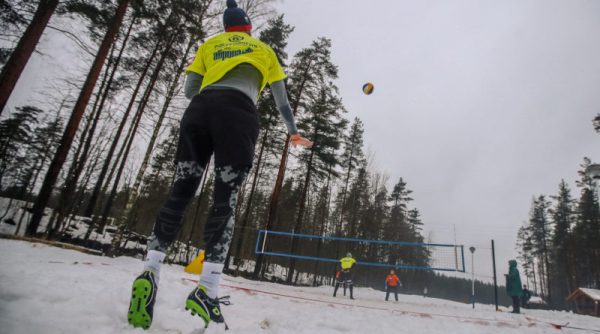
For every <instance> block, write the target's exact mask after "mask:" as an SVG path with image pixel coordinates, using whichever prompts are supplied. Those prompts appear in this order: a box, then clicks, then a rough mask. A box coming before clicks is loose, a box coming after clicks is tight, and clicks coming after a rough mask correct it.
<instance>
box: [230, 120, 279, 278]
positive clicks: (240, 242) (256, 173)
mask: <svg viewBox="0 0 600 334" xmlns="http://www.w3.org/2000/svg"><path fill="white" fill-rule="evenodd" d="M270 120H271V117H269V122H267V124H270V123H271V122H270ZM269 130H270V128H266V129H265V131H264V133H263V138H262V140H261V145H260V151H259V152H258V158H257V159H256V160H257V161H256V167H254V178H253V179H252V187H251V188H250V195H249V196H248V204H247V205H246V210H244V214H243V218H242V222H241V230H242V231H241V232H238V233H237V235H238V239H237V244H236V247H235V257H234V258H235V262H234V264H235V265H236V267H235V274H236V275H237V274H238V273H239V266H240V264H241V260H240V258H241V253H242V249H243V246H244V238H245V236H246V235H247V228H248V217H249V216H250V211H252V200H253V199H254V193H255V191H256V185H257V184H258V179H259V177H258V176H259V175H260V170H261V164H262V160H263V154H264V151H265V147H266V145H267V138H268V135H269ZM228 260H229V259H228ZM226 262H227V261H226Z"/></svg>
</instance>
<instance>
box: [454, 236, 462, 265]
mask: <svg viewBox="0 0 600 334" xmlns="http://www.w3.org/2000/svg"><path fill="white" fill-rule="evenodd" d="M456 248H458V246H457V245H456V242H455V243H454V268H456V271H458V251H457V250H456ZM463 262H464V258H463Z"/></svg>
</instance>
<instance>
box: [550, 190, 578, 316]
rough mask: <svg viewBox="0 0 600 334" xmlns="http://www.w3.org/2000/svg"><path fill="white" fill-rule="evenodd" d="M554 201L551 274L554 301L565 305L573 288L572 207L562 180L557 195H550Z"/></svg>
mask: <svg viewBox="0 0 600 334" xmlns="http://www.w3.org/2000/svg"><path fill="white" fill-rule="evenodd" d="M551 198H552V199H553V200H554V201H555V205H554V207H552V208H551V209H550V214H551V218H552V223H553V226H554V229H553V233H552V240H551V249H552V254H553V256H552V259H553V265H552V269H553V271H552V276H553V279H552V281H553V283H554V286H551V287H550V288H551V289H553V291H554V294H555V295H556V296H558V298H556V301H555V303H557V305H558V306H565V302H564V298H563V297H566V296H568V295H569V294H570V293H571V292H572V291H573V290H574V288H575V285H574V282H573V276H574V273H573V267H572V263H573V261H574V260H575V259H574V258H573V249H572V241H571V238H572V235H571V227H572V226H573V224H574V218H575V214H574V209H573V199H572V198H571V191H570V189H569V186H568V185H567V183H566V182H565V181H564V180H562V181H561V182H560V184H559V186H558V195H557V196H551Z"/></svg>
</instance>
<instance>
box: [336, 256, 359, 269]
mask: <svg viewBox="0 0 600 334" xmlns="http://www.w3.org/2000/svg"><path fill="white" fill-rule="evenodd" d="M355 263H356V260H355V259H353V258H351V257H345V258H343V259H341V260H340V265H341V266H342V269H350V268H352V266H353V265H354V264H355Z"/></svg>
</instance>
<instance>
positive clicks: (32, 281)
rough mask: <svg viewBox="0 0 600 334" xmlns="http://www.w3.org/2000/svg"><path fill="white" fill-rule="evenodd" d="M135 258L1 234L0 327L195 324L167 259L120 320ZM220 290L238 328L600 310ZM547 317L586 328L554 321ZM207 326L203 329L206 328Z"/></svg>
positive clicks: (399, 324) (483, 321)
mask: <svg viewBox="0 0 600 334" xmlns="http://www.w3.org/2000/svg"><path fill="white" fill-rule="evenodd" d="M141 267H142V264H141V261H139V260H136V259H134V258H128V257H120V258H115V259H112V258H107V257H100V256H93V255H87V254H83V253H79V252H76V251H73V250H65V249H60V248H55V247H51V246H47V245H42V244H32V243H27V242H23V241H13V240H6V239H0V333H6V334H8V333H46V334H51V333H82V332H83V333H86V334H94V333H98V334H106V333H186V334H189V333H194V334H198V333H202V330H201V329H199V328H200V327H201V320H200V318H198V317H191V316H190V315H189V314H188V313H187V312H185V311H184V309H183V304H184V300H185V298H186V296H187V294H188V293H189V292H190V291H191V290H192V289H193V288H194V285H195V283H194V282H193V281H191V280H193V279H195V278H196V277H194V276H193V275H189V274H186V273H184V272H183V268H182V267H180V266H165V267H164V268H163V271H162V275H161V282H160V286H159V291H158V299H157V304H156V307H155V312H154V313H155V317H154V322H153V324H152V327H151V328H150V330H148V331H143V330H142V329H133V328H130V327H129V325H128V324H127V320H126V312H127V307H128V304H129V299H128V298H129V294H130V284H131V282H132V280H133V279H134V278H135V277H136V276H137V275H138V274H139V271H140V270H141ZM220 291H221V295H226V294H228V295H231V301H232V303H233V304H232V305H230V306H224V307H223V314H224V316H225V319H226V321H227V322H228V324H229V327H230V330H229V331H228V333H229V334H236V333H244V334H252V333H261V334H262V333H311V334H314V333H368V332H369V331H372V330H375V331H377V333H378V334H381V333H520V334H521V333H561V332H562V333H585V332H591V329H600V319H598V318H593V317H587V316H582V315H576V314H572V313H567V312H550V311H540V310H525V312H524V313H525V314H521V315H513V314H510V313H507V312H506V310H504V312H495V311H494V308H493V306H491V305H480V304H477V305H476V307H475V309H474V310H473V309H472V308H471V305H466V304H461V303H455V302H451V301H446V300H439V299H433V298H423V297H419V296H410V295H400V302H398V303H395V302H385V301H383V298H384V295H383V294H382V293H381V292H379V291H375V290H372V289H362V288H357V289H355V297H356V298H357V299H356V300H354V301H351V300H349V299H347V298H345V297H340V296H339V295H338V298H333V297H331V293H332V289H331V287H318V288H299V287H290V286H284V285H277V284H271V283H264V282H255V281H249V280H244V279H240V278H234V277H228V276H225V277H224V279H223V280H222V284H221V290H220ZM549 322H554V323H560V324H565V323H567V322H568V323H569V326H573V327H582V328H587V329H590V330H588V331H585V330H575V329H571V328H563V329H556V328H554V327H552V326H551V325H550V324H549ZM207 332H209V331H207Z"/></svg>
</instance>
